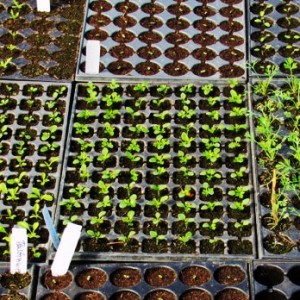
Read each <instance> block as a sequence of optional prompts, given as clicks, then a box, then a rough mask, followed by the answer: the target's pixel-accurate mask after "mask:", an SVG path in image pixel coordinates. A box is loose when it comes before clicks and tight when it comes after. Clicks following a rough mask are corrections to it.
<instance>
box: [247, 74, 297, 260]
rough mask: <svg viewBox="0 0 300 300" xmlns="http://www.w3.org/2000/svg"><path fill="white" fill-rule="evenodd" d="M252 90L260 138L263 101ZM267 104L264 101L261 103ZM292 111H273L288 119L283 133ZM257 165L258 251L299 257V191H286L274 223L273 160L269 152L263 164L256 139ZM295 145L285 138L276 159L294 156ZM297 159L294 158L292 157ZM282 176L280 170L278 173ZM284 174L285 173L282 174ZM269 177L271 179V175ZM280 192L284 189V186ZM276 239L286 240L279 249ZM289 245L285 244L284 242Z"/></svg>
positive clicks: (286, 132) (281, 131) (284, 134)
mask: <svg viewBox="0 0 300 300" xmlns="http://www.w3.org/2000/svg"><path fill="white" fill-rule="evenodd" d="M256 83H258V81H256V80H253V82H252V86H253V85H255V84H256ZM272 86H273V87H276V88H277V89H278V90H280V89H283V86H286V82H284V81H279V80H274V81H273V82H272ZM249 93H251V99H252V100H251V101H252V103H251V104H250V105H252V109H253V113H254V114H255V115H256V118H254V119H253V123H252V121H251V122H250V126H251V127H252V128H253V132H254V134H255V138H256V140H259V139H258V138H259V134H258V133H257V130H256V128H255V127H254V123H255V122H256V126H259V125H260V124H259V122H258V116H260V115H261V111H259V110H257V109H256V107H258V106H257V105H259V103H260V102H261V96H259V95H257V94H255V92H254V91H253V90H249ZM261 105H263V103H261ZM288 111H292V110H291V107H289V106H288V105H284V106H283V107H282V108H281V109H277V110H275V112H272V113H270V118H273V117H274V116H276V118H278V120H285V122H282V123H280V124H279V123H278V125H279V126H278V134H279V136H280V137H287V136H288V135H289V134H290V132H291V127H290V128H289V127H288V126H291V124H290V125H289V123H291V122H292V120H293V117H289V118H286V116H285V113H287V112H288ZM252 147H253V153H256V155H253V157H252V160H253V162H252V163H253V166H254V169H255V170H256V172H257V176H255V178H254V182H253V184H254V190H255V191H256V192H255V194H254V196H255V197H254V199H255V202H256V205H257V209H256V218H257V224H258V230H257V233H258V251H259V257H260V258H274V259H275V258H280V257H282V256H285V257H286V258H296V257H298V256H299V247H298V240H299V225H298V224H299V216H298V215H297V213H296V212H297V207H298V206H297V201H295V199H297V197H298V196H297V191H292V190H291V189H289V190H286V191H285V195H286V199H287V200H288V203H287V205H286V206H284V205H283V204H282V205H281V206H280V207H279V208H278V216H279V223H278V224H277V225H276V226H275V225H274V224H275V223H274V224H273V225H274V226H273V225H272V220H273V219H272V218H273V217H272V205H271V200H270V199H271V188H272V183H271V184H270V183H267V181H268V180H270V181H269V182H272V176H273V173H272V172H273V169H272V162H270V160H269V159H268V157H267V156H265V160H266V166H265V167H263V166H262V165H261V164H259V161H258V160H259V159H260V158H262V157H263V155H264V152H263V151H262V149H261V148H260V147H259V146H258V145H257V144H256V143H253V145H252ZM291 147H294V151H296V150H297V146H295V145H293V144H292V143H289V142H288V140H285V141H283V146H282V147H281V148H280V150H279V151H278V152H276V153H277V154H276V155H275V159H274V161H276V163H278V161H277V160H278V159H279V160H280V161H281V160H282V159H285V158H288V159H291V160H292V159H293V156H292V153H293V151H292V148H291ZM292 161H293V160H292ZM294 164H295V166H297V162H296V160H295V161H294ZM277 176H278V174H277ZM282 177H283V178H284V176H282ZM268 178H269V179H268ZM290 178H291V183H292V182H294V183H295V184H296V182H297V178H296V174H295V172H294V171H293V170H291V171H290ZM280 184H281V181H280V179H277V184H276V186H277V187H280ZM277 187H276V192H277V193H280V190H277ZM278 203H279V202H278ZM284 207H286V212H287V217H286V218H285V217H284V212H285V211H284ZM276 242H277V243H278V245H280V244H282V248H280V247H279V248H278V250H276V249H275V247H273V246H276ZM284 245H285V246H284Z"/></svg>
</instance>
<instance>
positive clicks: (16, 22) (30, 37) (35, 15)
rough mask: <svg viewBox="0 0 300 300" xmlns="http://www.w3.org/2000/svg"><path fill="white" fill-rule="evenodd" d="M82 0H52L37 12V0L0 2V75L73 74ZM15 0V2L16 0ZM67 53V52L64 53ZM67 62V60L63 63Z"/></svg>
mask: <svg viewBox="0 0 300 300" xmlns="http://www.w3.org/2000/svg"><path fill="white" fill-rule="evenodd" d="M84 1H85V0H80V1H77V3H75V2H74V3H73V4H72V5H73V8H72V13H70V11H68V10H71V5H70V4H67V3H62V1H56V2H55V3H54V2H52V5H51V12H49V13H48V12H38V11H37V9H36V1H35V0H29V1H26V2H24V3H23V2H22V3H21V4H19V5H16V4H15V3H14V2H12V1H11V0H3V1H1V6H0V23H1V28H0V77H1V78H4V79H22V80H44V81H52V80H55V81H57V80H71V79H73V78H74V73H75V67H74V66H75V65H76V59H77V52H78V46H79V45H78V44H79V35H80V31H81V28H82V19H83V14H84V4H85V3H84ZM17 3H18V2H17ZM66 54H67V55H66ZM66 63H67V64H66Z"/></svg>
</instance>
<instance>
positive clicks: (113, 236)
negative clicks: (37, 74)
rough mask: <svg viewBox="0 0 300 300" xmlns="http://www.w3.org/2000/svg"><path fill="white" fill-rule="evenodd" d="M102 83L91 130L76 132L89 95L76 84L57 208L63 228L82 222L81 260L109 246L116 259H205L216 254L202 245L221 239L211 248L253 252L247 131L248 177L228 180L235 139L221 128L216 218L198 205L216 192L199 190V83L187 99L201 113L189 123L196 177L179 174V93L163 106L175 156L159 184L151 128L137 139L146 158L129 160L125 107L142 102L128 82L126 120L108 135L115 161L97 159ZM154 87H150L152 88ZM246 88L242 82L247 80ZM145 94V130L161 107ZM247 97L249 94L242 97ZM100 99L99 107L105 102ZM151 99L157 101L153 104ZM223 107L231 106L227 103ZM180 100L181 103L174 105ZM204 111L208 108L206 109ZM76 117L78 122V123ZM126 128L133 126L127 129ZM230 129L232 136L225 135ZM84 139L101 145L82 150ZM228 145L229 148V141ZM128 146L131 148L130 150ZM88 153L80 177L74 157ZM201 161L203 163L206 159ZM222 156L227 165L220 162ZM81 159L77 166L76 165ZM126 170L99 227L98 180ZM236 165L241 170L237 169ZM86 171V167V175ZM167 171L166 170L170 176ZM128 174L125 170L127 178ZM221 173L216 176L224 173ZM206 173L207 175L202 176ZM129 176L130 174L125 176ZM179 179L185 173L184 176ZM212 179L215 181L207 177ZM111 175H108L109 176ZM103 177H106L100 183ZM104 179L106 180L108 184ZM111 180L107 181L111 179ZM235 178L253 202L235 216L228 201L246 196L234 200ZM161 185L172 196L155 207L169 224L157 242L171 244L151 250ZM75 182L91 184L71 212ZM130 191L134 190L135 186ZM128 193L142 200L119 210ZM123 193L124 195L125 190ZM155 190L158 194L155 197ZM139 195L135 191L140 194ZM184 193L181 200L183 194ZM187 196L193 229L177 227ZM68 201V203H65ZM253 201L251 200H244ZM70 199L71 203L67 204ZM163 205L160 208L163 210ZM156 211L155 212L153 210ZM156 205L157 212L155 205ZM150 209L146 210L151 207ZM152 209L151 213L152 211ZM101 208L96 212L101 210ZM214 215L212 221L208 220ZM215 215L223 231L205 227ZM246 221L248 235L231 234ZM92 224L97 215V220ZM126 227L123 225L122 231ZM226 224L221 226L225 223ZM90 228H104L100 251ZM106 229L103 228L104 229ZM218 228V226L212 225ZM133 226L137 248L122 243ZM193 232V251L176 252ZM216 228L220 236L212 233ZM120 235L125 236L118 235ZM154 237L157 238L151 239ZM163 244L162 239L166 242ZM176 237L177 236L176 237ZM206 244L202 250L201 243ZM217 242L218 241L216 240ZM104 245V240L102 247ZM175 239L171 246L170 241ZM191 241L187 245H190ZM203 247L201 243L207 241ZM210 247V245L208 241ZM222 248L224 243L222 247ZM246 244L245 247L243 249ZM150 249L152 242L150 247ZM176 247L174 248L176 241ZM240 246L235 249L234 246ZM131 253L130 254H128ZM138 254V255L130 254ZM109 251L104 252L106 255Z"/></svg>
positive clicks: (114, 185)
mask: <svg viewBox="0 0 300 300" xmlns="http://www.w3.org/2000/svg"><path fill="white" fill-rule="evenodd" d="M95 86H96V88H97V89H99V91H100V92H99V95H98V96H97V104H96V106H95V107H94V108H91V109H90V111H91V112H92V113H93V114H94V119H93V121H92V122H91V123H87V124H84V125H86V126H87V127H88V130H87V131H88V133H85V134H83V135H81V136H78V135H76V132H75V127H78V123H79V122H78V121H79V119H78V115H79V114H82V112H84V111H85V110H84V109H83V108H80V106H81V105H82V103H83V99H84V96H82V95H83V94H82V91H83V90H84V89H85V87H86V85H85V84H78V85H77V87H76V93H75V101H74V106H73V113H72V116H73V119H72V120H71V124H70V131H69V138H68V145H69V148H68V149H67V152H66V153H67V154H66V160H65V165H64V172H63V174H64V175H63V179H62V182H64V187H62V189H61V194H60V197H59V198H60V199H61V203H60V204H61V206H60V209H59V210H58V211H57V213H58V214H57V216H56V218H57V219H56V223H57V226H58V229H59V230H62V228H63V227H64V226H63V223H66V222H68V220H72V218H73V220H74V221H75V222H78V223H79V224H81V225H83V232H82V237H81V240H80V243H79V245H78V248H77V253H76V255H75V259H76V258H77V259H83V258H85V259H89V258H90V259H91V258H92V259H100V260H106V259H108V257H107V256H106V254H105V253H106V252H109V257H113V256H116V257H118V258H120V257H122V259H130V260H131V259H137V257H138V258H139V259H143V260H145V259H146V260H149V259H151V260H152V259H159V258H160V259H161V258H165V257H170V259H171V258H174V257H180V258H189V259H192V258H193V257H195V256H199V255H201V256H202V257H209V256H210V254H208V253H205V251H204V250H203V251H202V250H200V248H201V247H204V248H205V247H206V246H207V244H208V245H216V246H215V247H213V246H212V248H213V249H214V250H209V251H215V250H216V249H217V248H218V247H219V246H220V247H221V250H220V252H217V253H215V255H217V256H220V257H222V256H224V255H225V256H226V257H228V256H234V257H236V256H237V255H239V256H246V257H253V256H254V255H255V252H256V250H255V232H254V216H253V211H252V200H251V199H252V196H251V195H252V186H251V178H249V177H250V176H249V174H250V173H251V169H250V165H249V159H250V158H249V155H250V152H249V148H248V144H247V143H246V142H245V139H244V133H245V132H244V131H242V132H241V135H240V134H239V137H240V138H241V141H242V144H243V149H242V150H241V151H242V152H243V154H244V157H245V161H244V165H243V166H244V168H245V169H244V172H245V174H244V175H245V177H243V178H242V179H241V180H240V181H238V183H235V182H234V181H231V180H230V178H229V177H230V174H231V173H233V172H234V171H235V170H234V169H232V168H231V167H228V158H233V157H234V156H233V154H232V153H229V152H228V153H227V152H226V151H227V150H228V149H227V150H226V149H225V148H226V147H227V146H228V142H230V141H232V140H233V139H234V138H231V137H229V136H227V132H225V131H226V130H223V131H222V132H221V133H220V160H219V162H220V164H219V165H218V166H217V167H216V169H215V172H217V173H218V174H219V175H220V178H219V180H217V181H216V182H212V183H211V186H213V187H214V193H215V195H214V196H213V198H211V201H217V202H219V204H220V209H219V213H217V215H216V216H215V217H209V216H207V215H205V214H202V213H203V212H204V210H203V211H202V210H200V207H202V206H203V205H204V204H207V202H209V200H210V198H205V199H204V196H203V195H202V194H200V191H201V189H202V188H203V183H204V182H205V180H202V176H203V175H201V176H200V175H199V174H200V173H201V172H203V171H205V168H206V167H204V165H203V162H202V160H203V155H202V151H204V149H202V148H201V149H202V150H200V147H202V146H203V145H200V144H201V141H202V140H203V138H204V137H205V135H204V133H203V132H202V131H201V127H202V124H200V123H203V121H202V118H203V120H204V116H205V113H206V112H207V110H205V109H203V110H201V109H200V108H199V105H200V103H201V101H204V98H205V97H204V98H203V97H200V96H199V94H198V89H199V86H197V88H196V90H197V91H196V93H195V95H193V96H191V97H189V99H190V100H191V102H192V103H194V104H195V107H194V108H193V110H194V111H195V112H196V115H195V116H196V118H195V120H194V125H193V126H192V127H193V129H190V130H192V131H193V132H194V137H195V141H194V142H195V144H194V146H195V149H194V150H192V151H191V152H190V153H188V155H190V156H192V157H193V158H194V163H193V165H189V171H191V172H193V179H192V180H190V181H189V180H187V181H182V180H186V179H184V178H181V179H180V177H177V178H176V176H179V174H180V171H181V170H180V167H181V166H179V165H178V162H177V160H178V149H177V148H176V147H177V146H178V143H179V142H180V141H181V137H180V134H179V135H178V132H179V131H178V130H179V129H180V126H182V125H181V124H178V123H177V121H178V120H177V114H178V112H179V111H180V109H179V110H178V107H177V105H178V101H179V100H178V99H179V98H178V96H176V95H175V93H172V95H169V96H168V99H169V100H168V101H169V103H170V107H169V108H168V109H167V110H166V111H165V112H167V113H170V119H169V120H168V122H167V123H169V124H170V131H169V135H167V137H166V139H167V141H168V142H169V143H170V149H168V150H167V151H168V152H167V153H169V154H170V155H171V157H170V158H169V159H168V161H169V163H168V165H165V171H166V174H167V175H168V176H167V177H168V178H165V177H163V176H162V177H159V178H160V179H159V180H158V181H157V182H156V181H153V176H152V175H153V171H154V170H155V166H153V165H151V163H150V164H149V159H150V158H151V157H154V156H155V152H151V151H153V150H152V149H151V143H153V142H154V141H155V137H153V136H151V134H150V136H149V135H148V134H146V135H145V136H143V137H139V138H136V141H137V142H138V143H140V145H141V147H142V148H143V149H142V150H141V151H140V152H139V153H135V154H136V155H137V156H139V157H140V160H139V162H137V163H135V164H132V165H131V164H129V165H127V164H126V150H125V148H126V147H127V146H126V145H127V144H128V143H130V141H131V140H133V139H134V138H132V137H131V138H129V137H128V136H127V135H126V134H127V133H126V131H125V129H126V127H130V126H131V124H129V123H127V121H126V119H125V116H126V114H127V111H126V109H125V106H126V107H127V106H128V105H129V103H135V102H136V101H137V100H134V98H132V97H130V96H126V94H125V90H126V85H122V88H123V89H124V93H123V95H122V99H123V100H122V103H120V107H118V110H117V111H118V112H120V121H118V122H112V125H113V126H115V128H116V132H119V133H118V134H117V135H116V136H115V137H112V138H110V137H108V140H109V141H111V142H113V144H114V145H115V147H114V148H113V149H112V150H110V154H111V155H112V164H111V165H110V164H108V165H107V166H106V165H101V164H100V165H99V164H97V159H98V157H99V156H100V155H102V150H101V143H102V142H103V139H104V140H105V139H106V137H100V138H99V134H100V136H101V132H103V129H104V124H105V122H103V121H101V118H102V117H101V116H103V113H104V111H105V109H103V108H101V107H102V105H103V103H104V101H102V97H103V95H101V90H102V91H103V88H104V89H105V86H104V85H102V84H96V85H95ZM171 87H172V88H173V89H175V90H176V87H175V86H171ZM151 88H152V87H149V89H150V90H151ZM216 88H217V89H218V90H220V92H221V95H220V98H221V106H220V108H218V112H219V113H220V115H221V119H222V120H221V121H220V122H221V124H222V125H224V126H227V125H228V124H227V125H226V124H225V123H224V120H223V117H224V116H225V115H227V108H226V104H225V103H226V102H227V101H226V97H225V96H224V95H223V94H222V91H223V88H225V87H224V86H216ZM242 90H243V86H242ZM143 98H144V100H145V107H144V109H142V110H140V112H141V114H143V115H144V116H145V120H144V121H143V122H144V123H143V122H142V123H141V124H140V125H144V126H145V127H146V128H149V129H150V131H151V130H153V126H155V125H156V124H155V123H152V121H151V117H153V115H154V114H156V113H159V110H155V109H153V108H151V107H150V103H152V104H153V100H155V99H156V97H153V96H151V95H150V94H149V93H148V94H147V95H145V97H143ZM244 101H245V100H244ZM99 104H100V106H99ZM152 104H151V105H152ZM224 105H225V106H224ZM175 106H176V107H175ZM241 106H242V107H246V103H245V102H244V103H243V104H242V105H241ZM202 113H203V114H202ZM244 122H245V124H244V126H245V128H248V125H247V124H248V123H247V121H246V119H244ZM76 123H77V124H76ZM127 129H128V128H127ZM225 135H226V136H225ZM83 140H84V141H85V142H92V143H93V144H94V145H95V148H93V149H92V148H89V149H86V151H81V150H80V144H81V142H82V141H83ZM226 145H227V146H226ZM126 149H127V148H126ZM164 154H165V153H162V152H160V153H159V155H164ZM79 156H80V157H81V156H82V157H83V156H86V157H87V159H88V161H89V163H88V164H85V163H84V164H85V165H86V166H87V171H88V173H89V174H90V175H89V178H85V179H82V180H81V179H80V178H81V177H80V176H81V175H80V174H81V173H80V172H82V171H83V170H82V169H81V168H80V167H79V164H78V161H76V157H79ZM200 160H201V162H200ZM221 161H222V163H221ZM74 162H75V164H74ZM132 169H134V170H135V171H136V172H137V173H138V174H139V175H138V179H137V181H136V182H133V183H132V184H131V185H130V182H131V178H130V176H131V175H130V173H129V172H130V170H132ZM105 170H106V171H109V172H113V171H120V173H119V174H120V177H119V178H116V179H113V180H112V182H111V183H110V188H109V192H108V194H106V195H107V196H108V198H109V199H111V200H110V201H111V204H112V207H111V209H108V210H106V212H105V214H104V217H103V215H102V217H103V220H105V222H103V224H102V226H104V227H101V226H100V227H97V226H96V227H95V226H92V225H93V224H91V220H92V219H93V220H95V218H96V217H97V216H98V214H99V213H100V211H101V209H98V210H97V209H96V210H95V206H97V205H98V202H102V200H103V196H104V195H102V196H101V195H100V198H97V197H98V195H97V191H98V190H99V186H98V184H99V182H100V181H103V179H102V173H103V172H104V171H105ZM237 170H240V167H238V169H237ZM82 174H83V173H82ZM166 174H165V175H166ZM121 175H122V176H121ZM219 175H218V176H219ZM204 176H206V175H204ZM126 177H127V179H126ZM178 178H179V179H178ZM209 180H210V179H209ZM104 181H105V180H104ZM102 183H103V182H102ZM102 183H100V185H101V184H102ZM106 184H107V181H106ZM236 184H238V186H243V187H244V188H245V190H246V191H245V195H244V196H245V197H244V198H248V199H249V202H248V203H247V204H245V207H246V208H245V211H244V214H243V213H242V216H241V217H237V216H235V215H234V214H233V215H231V214H230V213H229V211H230V205H231V204H232V203H233V202H234V201H237V202H241V201H242V200H243V199H238V200H237V199H231V198H230V197H229V196H228V194H227V193H228V191H229V190H234V189H235V188H236ZM155 185H158V186H162V187H163V190H164V191H163V192H162V194H161V196H162V195H163V196H167V201H166V202H165V203H163V204H164V205H162V206H161V207H160V208H159V209H157V211H156V212H159V213H160V218H162V219H161V221H164V222H163V223H164V225H163V226H162V230H163V231H162V232H161V233H159V232H158V233H159V235H162V236H163V237H164V239H165V240H164V241H163V242H162V241H160V242H159V244H164V245H165V243H167V245H165V246H163V247H162V248H161V249H159V250H157V251H158V253H151V252H152V251H151V250H143V249H145V248H144V247H146V245H147V243H148V241H147V240H149V239H150V240H151V237H150V231H151V230H153V229H151V226H150V229H149V227H148V226H149V225H150V223H151V222H152V220H153V219H154V218H155V213H156V212H155V209H154V207H150V205H149V203H150V202H151V199H152V200H153V198H155V194H153V193H152V194H151V188H152V186H155ZM77 186H81V188H87V190H86V191H85V192H84V193H82V194H81V196H79V197H77V196H76V197H77V198H76V199H77V202H78V205H77V208H72V206H71V204H70V210H69V211H68V209H67V205H66V202H68V203H69V202H70V201H69V200H70V199H71V198H72V199H73V198H74V197H75V194H72V193H73V192H74V188H76V187H77ZM185 186H186V187H187V188H188V189H189V191H188V190H187V191H188V192H187V194H186V196H184V197H183V198H180V197H179V194H178V193H179V192H180V190H182V189H185ZM131 190H132V191H131ZM126 191H127V192H128V191H129V192H130V196H131V194H135V195H136V197H137V206H135V207H134V208H130V207H127V209H125V210H124V209H123V210H122V209H120V203H124V199H125V198H126V197H127V196H128V195H127V194H126V195H127V196H126V195H125V196H124V195H123V194H124V192H125V193H126ZM122 195H123V196H122ZM151 195H152V196H151ZM134 197H135V196H134ZM182 199H183V200H182ZM182 201H183V202H188V203H192V204H193V205H194V206H195V208H194V212H193V210H192V214H190V215H189V214H187V215H186V216H188V217H189V218H190V219H191V220H190V221H191V222H192V223H193V224H191V227H190V225H189V224H187V227H186V228H182V227H181V229H182V230H181V231H179V232H177V231H176V228H177V226H179V227H180V226H182V223H181V222H178V221H179V217H178V213H180V211H179V212H177V211H176V209H177V208H176V207H177V204H178V203H179V202H182ZM63 202H64V203H63ZM246 202H247V201H246ZM68 205H69V204H68ZM161 208H162V209H161ZM148 209H150V210H148ZM153 209H154V211H153ZM130 210H133V211H135V213H134V216H133V221H134V222H133V224H132V225H133V227H131V226H129V227H126V228H124V222H123V220H124V218H125V217H126V216H127V214H128V211H130ZM145 210H146V211H145ZM147 210H148V212H147ZM95 211H96V212H95ZM210 218H211V219H210ZM214 218H215V219H216V220H215V221H216V222H217V223H218V227H217V228H219V229H220V232H219V233H216V234H213V233H211V232H205V231H203V229H204V227H203V224H204V223H207V222H208V223H210V222H211V221H212V219H214ZM242 220H246V221H247V222H248V225H247V226H248V229H249V231H246V233H242V231H241V232H240V231H238V233H236V232H235V234H238V235H239V234H241V235H239V236H235V234H233V233H232V228H233V227H234V224H235V223H237V222H239V223H240V222H242ZM93 222H94V221H93ZM120 227H122V228H123V229H120ZM222 228H223V229H222ZM90 230H93V231H94V233H95V234H97V233H96V232H98V234H99V233H100V232H102V234H103V235H98V237H99V239H98V242H96V244H97V246H96V250H89V249H90V248H89V246H88V243H89V242H88V241H89V238H91V234H90V233H89V234H87V233H88V232H89V231H90ZM99 230H100V231H99ZM214 230H215V229H214ZM130 231H134V232H135V235H134V236H133V240H134V244H135V246H134V247H133V248H132V249H131V250H130V249H129V250H128V249H127V250H126V247H125V249H122V247H119V246H120V245H122V242H121V239H122V238H123V237H122V236H123V235H125V236H128V234H129V233H130ZM188 231H192V232H193V235H192V240H193V241H192V244H194V245H193V246H192V250H190V249H189V247H187V249H185V250H184V251H183V253H184V254H183V253H181V254H180V253H178V252H177V251H178V250H172V249H171V248H172V247H173V246H174V242H175V244H176V239H178V237H179V236H183V235H185V234H186V233H187V232H188ZM211 234H213V236H215V238H212V236H211ZM120 238H121V239H120ZM152 242H153V240H152ZM161 242H162V243H161ZM177 242H178V241H177ZM199 243H200V248H199ZM214 243H215V244H214ZM101 245H102V246H101ZM172 245H173V246H172ZM187 245H189V243H188V244H187ZM201 245H202V246H201ZM204 245H206V246H204ZM223 247H224V248H223ZM239 247H240V248H239ZM146 248H147V247H146ZM175 248H176V247H175ZM234 249H235V250H234ZM124 251H125V252H124ZM127 251H129V252H132V253H128V252H127ZM103 252H104V253H103Z"/></svg>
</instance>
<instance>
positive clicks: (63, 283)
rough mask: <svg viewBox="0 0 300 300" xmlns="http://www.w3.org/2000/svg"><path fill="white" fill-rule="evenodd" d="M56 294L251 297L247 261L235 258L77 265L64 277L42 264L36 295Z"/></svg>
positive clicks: (83, 296) (246, 299)
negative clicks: (53, 274) (224, 260)
mask: <svg viewBox="0 0 300 300" xmlns="http://www.w3.org/2000/svg"><path fill="white" fill-rule="evenodd" d="M53 279H54V280H53ZM53 281H55V282H56V284H53ZM57 294H60V295H64V297H63V296H62V298H61V299H81V300H84V299H99V300H100V299H102V300H104V299H114V300H118V299H119V300H121V299H136V300H140V299H147V300H153V299H156V300H158V299H170V300H177V299H182V300H189V299H203V300H212V299H217V300H221V299H235V300H249V282H248V273H247V264H246V263H244V262H235V261H234V262H232V261H228V262H191V263H177V262H174V263H170V262H168V263H118V264H117V263H111V264H110V263H106V264H104V263H103V264H73V265H71V267H70V270H69V272H68V273H67V274H66V275H64V276H63V277H62V278H59V277H53V276H52V275H51V271H50V269H49V267H42V268H41V270H40V277H39V282H38V288H37V295H36V299H37V300H41V299H48V300H50V299H57V298H55V296H57ZM89 297H94V298H89ZM226 297H231V298H226Z"/></svg>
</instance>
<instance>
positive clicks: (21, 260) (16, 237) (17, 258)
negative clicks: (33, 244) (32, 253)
mask: <svg viewBox="0 0 300 300" xmlns="http://www.w3.org/2000/svg"><path fill="white" fill-rule="evenodd" d="M27 244H28V241H27V231H26V229H25V228H18V227H13V228H12V233H11V240H10V273H11V274H15V273H21V274H24V273H26V272H27Z"/></svg>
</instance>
